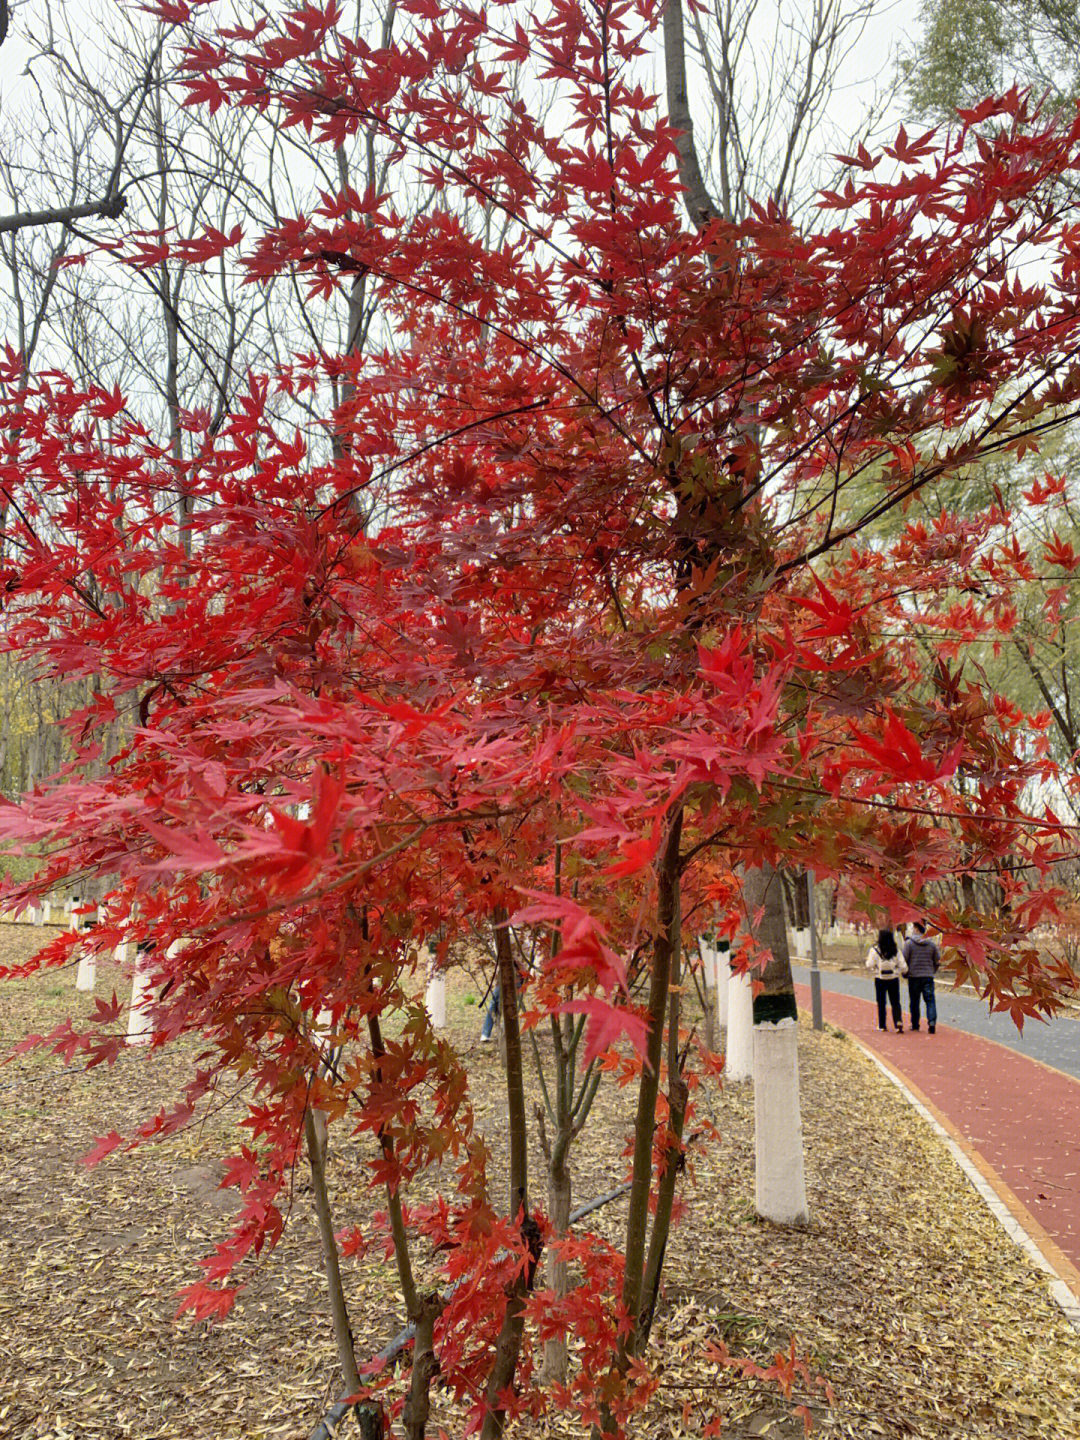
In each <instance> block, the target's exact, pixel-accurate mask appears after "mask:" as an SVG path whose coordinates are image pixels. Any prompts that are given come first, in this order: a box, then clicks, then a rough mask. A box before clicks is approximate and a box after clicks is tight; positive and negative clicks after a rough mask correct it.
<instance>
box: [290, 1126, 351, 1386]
mask: <svg viewBox="0 0 1080 1440" xmlns="http://www.w3.org/2000/svg"><path fill="white" fill-rule="evenodd" d="M304 1138H305V1140H306V1141H307V1152H308V1163H309V1165H310V1166H311V1188H312V1192H313V1193H314V1196H315V1216H316V1219H317V1220H318V1223H319V1245H320V1246H321V1248H322V1257H323V1266H324V1268H325V1270H326V1284H327V1288H328V1289H329V1292H330V1317H331V1319H332V1321H333V1325H334V1341H335V1343H336V1345H337V1352H338V1361H339V1363H340V1365H341V1373H342V1375H343V1376H344V1377H345V1388H346V1389H347V1390H348V1392H349V1394H350V1395H355V1394H356V1392H357V1391H358V1390H359V1389H360V1372H359V1370H358V1369H357V1368H356V1352H355V1349H354V1347H353V1335H352V1326H351V1325H350V1324H349V1311H348V1307H347V1305H346V1303H345V1287H344V1286H343V1285H342V1283H341V1265H340V1264H339V1262H338V1248H337V1241H336V1240H335V1238H334V1220H333V1215H332V1214H331V1211H330V1196H329V1192H328V1191H327V1188H326V1122H325V1121H324V1120H323V1118H322V1116H321V1115H319V1114H318V1113H317V1112H316V1111H315V1110H312V1109H311V1108H310V1107H309V1109H308V1111H307V1114H306V1115H305V1116H304Z"/></svg>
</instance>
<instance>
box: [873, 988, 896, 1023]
mask: <svg viewBox="0 0 1080 1440" xmlns="http://www.w3.org/2000/svg"><path fill="white" fill-rule="evenodd" d="M874 993H875V994H876V995H877V1023H878V1029H879V1030H884V1029H885V997H886V995H887V996H888V997H889V1005H890V1006H891V1008H892V1023H893V1024H894V1025H895V1026H896V1028H897V1029H898V1030H899V1029H900V1015H901V1011H900V981H899V979H895V980H879V979H878V977H877V976H876V975H875V976H874Z"/></svg>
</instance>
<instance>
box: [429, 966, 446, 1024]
mask: <svg viewBox="0 0 1080 1440" xmlns="http://www.w3.org/2000/svg"><path fill="white" fill-rule="evenodd" d="M424 1004H425V1006H426V1007H427V1013H428V1019H429V1020H430V1021H431V1028H432V1029H433V1030H445V1029H446V976H445V975H433V976H432V977H431V979H430V980H429V981H428V987H427V991H426V993H425V995H424Z"/></svg>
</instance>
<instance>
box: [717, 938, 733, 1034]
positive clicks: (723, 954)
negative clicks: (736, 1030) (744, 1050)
mask: <svg viewBox="0 0 1080 1440" xmlns="http://www.w3.org/2000/svg"><path fill="white" fill-rule="evenodd" d="M730 957H731V951H730V950H728V949H724V950H717V952H716V1023H717V1024H718V1025H719V1026H720V1029H721V1030H726V1029H727V1023H728V995H729V993H730V990H731V958H730Z"/></svg>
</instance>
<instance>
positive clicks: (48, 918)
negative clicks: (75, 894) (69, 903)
mask: <svg viewBox="0 0 1080 1440" xmlns="http://www.w3.org/2000/svg"><path fill="white" fill-rule="evenodd" d="M41 920H42V924H44V925H51V924H52V901H51V900H43V901H42V902H41Z"/></svg>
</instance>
